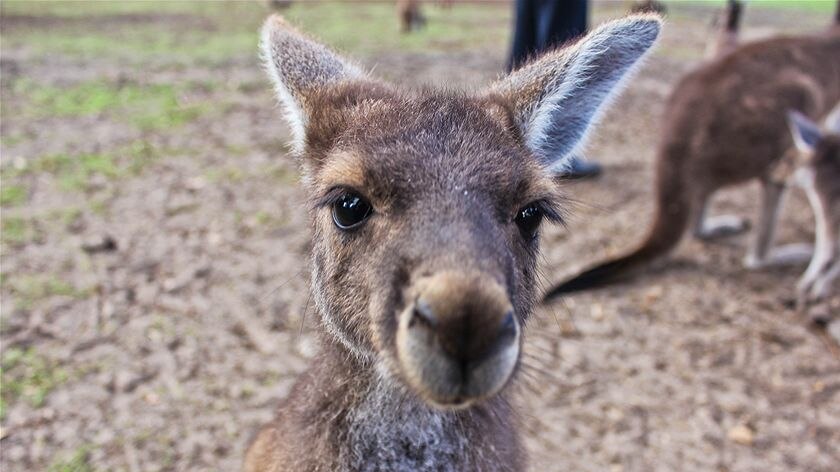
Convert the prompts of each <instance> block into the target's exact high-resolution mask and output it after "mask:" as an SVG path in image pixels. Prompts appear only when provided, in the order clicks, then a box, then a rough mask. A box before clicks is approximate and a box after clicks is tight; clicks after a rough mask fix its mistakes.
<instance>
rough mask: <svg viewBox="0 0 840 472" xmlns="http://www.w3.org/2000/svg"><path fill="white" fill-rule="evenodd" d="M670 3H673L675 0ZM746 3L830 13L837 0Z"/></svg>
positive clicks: (715, 1) (712, 1)
mask: <svg viewBox="0 0 840 472" xmlns="http://www.w3.org/2000/svg"><path fill="white" fill-rule="evenodd" d="M666 3H668V2H666ZM670 3H673V1H672V2H670ZM693 3H702V4H719V5H723V4H724V3H725V0H710V1H709V0H707V1H705V2H697V1H695V2H693ZM746 3H747V12H749V10H751V9H757V8H785V9H789V10H802V11H812V12H820V13H830V12H833V11H834V9H835V8H836V5H837V2H836V1H835V0H748V1H747V2H746Z"/></svg>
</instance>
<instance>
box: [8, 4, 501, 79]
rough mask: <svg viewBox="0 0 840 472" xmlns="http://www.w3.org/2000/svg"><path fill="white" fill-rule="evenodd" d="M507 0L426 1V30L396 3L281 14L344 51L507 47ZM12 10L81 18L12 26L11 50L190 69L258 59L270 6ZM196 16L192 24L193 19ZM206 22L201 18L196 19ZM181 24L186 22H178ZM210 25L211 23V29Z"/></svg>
mask: <svg viewBox="0 0 840 472" xmlns="http://www.w3.org/2000/svg"><path fill="white" fill-rule="evenodd" d="M510 10H511V8H510V7H509V6H507V5H499V4H495V5H475V4H473V5H455V6H454V7H452V8H450V9H448V10H445V9H441V8H439V7H436V6H435V5H431V4H427V5H425V6H424V8H423V12H424V14H425V15H426V16H427V18H428V23H427V25H426V27H425V28H423V29H421V30H419V31H415V32H413V33H411V34H401V33H400V32H399V31H398V24H397V15H396V11H395V7H394V5H393V4H391V3H362V4H355V3H354V4H348V3H343V2H329V3H316V4H312V3H306V2H295V3H294V4H293V6H292V7H291V8H289V9H288V10H285V11H283V12H282V13H283V15H284V16H286V17H287V18H288V19H289V20H290V21H291V22H292V23H294V24H296V25H299V26H300V27H301V28H302V29H304V30H305V31H307V32H308V33H310V34H312V35H314V36H316V37H318V38H320V39H322V40H324V41H325V42H327V43H329V44H330V45H332V46H334V47H336V48H338V49H340V50H344V51H348V52H352V53H357V54H370V53H374V52H378V51H382V50H389V49H390V50H402V51H405V50H410V51H452V50H465V49H471V48H476V47H481V48H485V47H486V48H503V49H504V48H506V47H507V41H508V36H509V29H510ZM3 12H4V14H6V15H12V14H15V15H40V16H50V17H59V18H76V19H78V20H85V21H88V22H95V21H96V19H97V18H102V20H100V21H101V22H102V25H97V24H92V25H85V24H84V22H82V21H75V22H73V21H69V22H67V23H66V24H65V25H61V24H60V23H59V22H55V23H56V24H54V25H52V26H51V27H49V28H47V27H34V28H26V29H24V28H12V29H10V32H9V33H7V34H5V35H4V41H5V42H6V46H5V47H12V48H28V49H31V50H33V51H34V52H36V53H38V54H42V55H43V54H62V55H69V56H74V57H84V58H108V59H117V60H120V61H128V62H132V63H141V64H148V63H150V62H151V63H169V64H173V65H174V64H177V65H179V66H185V65H189V64H195V63H208V64H217V63H220V62H224V61H228V60H241V59H243V58H244V59H250V60H253V61H256V57H257V44H258V41H259V35H258V32H259V29H260V26H261V24H262V21H263V20H264V19H265V17H266V16H267V15H268V14H269V11H268V10H267V9H266V8H265V7H264V6H263V5H262V4H261V2H257V1H249V2H245V1H239V2H229V3H219V2H178V1H173V2H156V1H150V2H116V1H112V2H95V3H89V2H71V3H70V4H67V3H62V2H34V3H27V2H18V1H8V0H7V1H5V2H3ZM125 14H135V15H138V14H140V15H144V14H145V15H161V14H169V15H171V14H186V15H190V16H189V17H174V18H173V17H169V18H164V19H161V18H157V17H154V16H149V17H147V18H146V21H137V22H133V23H130V22H124V23H121V24H119V25H118V26H117V25H116V24H115V26H114V27H103V26H104V25H107V22H108V21H116V20H117V19H118V18H119V17H117V16H112V17H106V15H125ZM190 19H192V21H188V20H190ZM196 20H203V21H196ZM178 22H181V24H180V25H179V23H178ZM208 26H209V27H208Z"/></svg>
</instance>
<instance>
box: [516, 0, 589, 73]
mask: <svg viewBox="0 0 840 472" xmlns="http://www.w3.org/2000/svg"><path fill="white" fill-rule="evenodd" d="M514 8H515V12H514V13H515V16H516V19H515V20H514V31H513V50H512V52H511V57H510V61H509V63H508V69H516V68H517V67H519V66H521V65H522V64H523V63H524V62H526V61H527V60H528V59H529V58H531V57H534V56H536V55H538V54H540V53H542V52H544V51H546V50H548V49H552V48H555V47H557V46H560V45H561V44H563V43H565V42H568V41H571V40H573V39H575V38H577V37H578V36H581V35H583V34H584V33H586V25H587V22H588V16H589V2H588V1H587V0H516V5H515V7H514Z"/></svg>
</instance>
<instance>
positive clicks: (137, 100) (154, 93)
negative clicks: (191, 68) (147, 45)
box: [14, 80, 207, 131]
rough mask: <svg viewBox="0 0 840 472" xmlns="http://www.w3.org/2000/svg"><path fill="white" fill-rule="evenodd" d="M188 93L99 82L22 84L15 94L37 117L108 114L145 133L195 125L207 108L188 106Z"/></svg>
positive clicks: (164, 86)
mask: <svg viewBox="0 0 840 472" xmlns="http://www.w3.org/2000/svg"><path fill="white" fill-rule="evenodd" d="M186 92H187V90H185V89H184V88H182V87H176V86H175V85H172V84H157V85H138V84H122V85H120V84H116V83H113V82H109V81H103V80H97V81H90V82H83V83H80V84H77V85H74V86H70V87H55V86H51V85H41V84H36V83H34V82H32V81H29V80H22V81H18V82H17V83H16V84H15V88H14V93H16V94H19V95H21V96H23V97H25V98H26V99H27V100H28V101H29V102H30V103H31V105H32V106H31V108H30V111H31V112H32V113H34V114H35V117H36V118H37V117H46V116H59V117H65V116H68V117H73V116H92V115H99V114H106V115H107V116H110V117H113V118H115V119H118V120H121V121H125V122H128V123H130V124H132V125H134V126H137V127H138V128H140V129H141V130H147V131H154V130H166V129H170V128H173V127H176V126H179V125H182V124H184V123H187V122H189V121H192V120H194V119H196V118H198V117H199V116H201V114H202V113H203V112H204V111H206V109H207V106H206V105H203V104H198V103H186V102H185V100H184V99H183V96H184V95H185V93H186Z"/></svg>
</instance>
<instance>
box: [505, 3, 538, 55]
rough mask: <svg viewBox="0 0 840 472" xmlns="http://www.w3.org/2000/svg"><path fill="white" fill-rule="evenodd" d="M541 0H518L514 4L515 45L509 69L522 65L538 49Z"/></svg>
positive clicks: (512, 49)
mask: <svg viewBox="0 0 840 472" xmlns="http://www.w3.org/2000/svg"><path fill="white" fill-rule="evenodd" d="M538 1H539V0H516V2H515V4H514V23H513V46H512V48H511V54H510V61H508V71H511V70H513V69H516V68H517V67H519V66H521V65H522V64H523V63H524V62H525V61H526V60H528V58H529V57H531V55H532V54H534V52H536V49H537V9H536V4H537V2H538Z"/></svg>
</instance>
